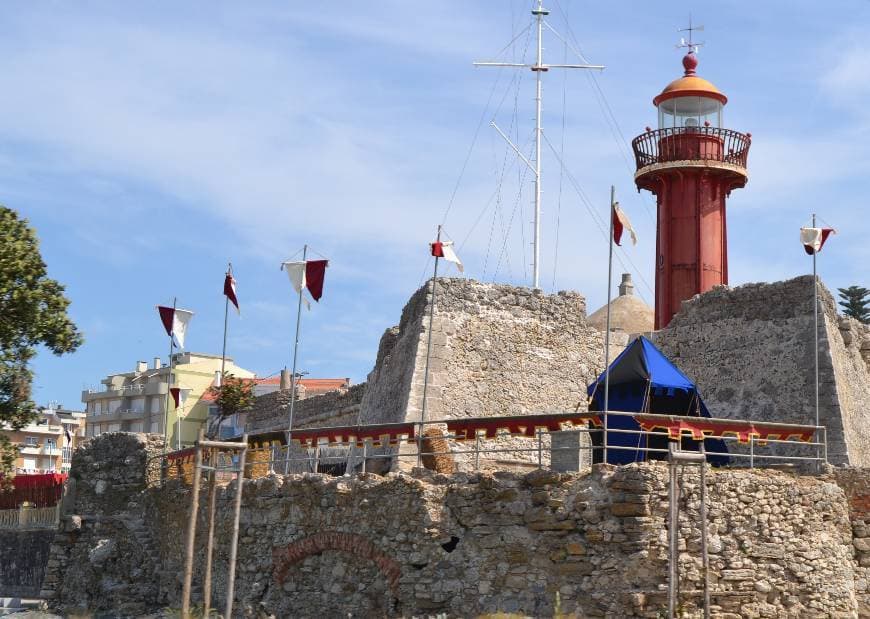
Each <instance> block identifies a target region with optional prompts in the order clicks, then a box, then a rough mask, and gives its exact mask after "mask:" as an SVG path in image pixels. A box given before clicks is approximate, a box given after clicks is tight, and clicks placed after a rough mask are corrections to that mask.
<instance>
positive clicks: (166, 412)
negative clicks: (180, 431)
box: [163, 297, 178, 453]
mask: <svg viewBox="0 0 870 619" xmlns="http://www.w3.org/2000/svg"><path fill="white" fill-rule="evenodd" d="M177 304H178V297H173V298H172V321H173V323H174V322H175V306H176V305H177ZM173 333H174V330H173V329H172V328H170V329H169V377H168V378H167V379H166V381H167V383H166V407H165V410H164V411H163V453H166V448H167V447H168V443H169V427H168V426H169V396H170V389H172V350H173V348H174V346H175V343H174V342H173V341H172V334H173Z"/></svg>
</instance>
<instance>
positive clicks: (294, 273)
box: [281, 262, 311, 309]
mask: <svg viewBox="0 0 870 619" xmlns="http://www.w3.org/2000/svg"><path fill="white" fill-rule="evenodd" d="M305 264H306V263H305V262H282V263H281V268H282V269H283V270H285V271H287V277H289V278H290V283H291V284H292V285H293V290H295V291H296V292H297V293H299V294H300V295H301V294H302V289H303V288H305V283H306V282H305ZM302 301H303V302H304V303H305V307H306V308H308V309H311V304H310V303H309V302H308V299H306V298H305V297H302Z"/></svg>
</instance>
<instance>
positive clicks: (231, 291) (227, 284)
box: [224, 271, 242, 314]
mask: <svg viewBox="0 0 870 619" xmlns="http://www.w3.org/2000/svg"><path fill="white" fill-rule="evenodd" d="M224 295H225V296H226V297H227V299H229V301H230V303H232V304H233V306H234V307H235V308H236V314H241V313H242V311H241V310H240V309H239V298H238V297H237V296H236V278H235V277H233V274H232V273H230V272H229V271H227V276H226V278H224Z"/></svg>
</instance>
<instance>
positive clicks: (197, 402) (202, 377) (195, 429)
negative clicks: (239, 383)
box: [167, 359, 254, 450]
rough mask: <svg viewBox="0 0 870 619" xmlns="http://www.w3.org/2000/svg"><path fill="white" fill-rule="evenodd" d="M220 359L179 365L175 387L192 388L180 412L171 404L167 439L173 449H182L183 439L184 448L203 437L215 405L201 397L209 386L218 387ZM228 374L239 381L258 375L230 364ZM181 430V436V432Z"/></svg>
mask: <svg viewBox="0 0 870 619" xmlns="http://www.w3.org/2000/svg"><path fill="white" fill-rule="evenodd" d="M220 369H221V360H220V359H202V360H197V361H196V362H195V363H186V364H182V365H177V366H176V367H175V368H174V369H173V371H172V373H173V375H174V376H175V378H174V382H173V384H172V386H173V387H180V388H182V389H190V390H191V391H190V393H189V394H188V396H187V400H186V401H185V402H184V405H183V406H182V407H181V408H180V409H179V410H176V409H175V404H174V402H172V400H171V398H170V402H169V423H168V424H167V428H168V431H167V434H168V436H167V439H168V443H169V449H170V450H173V449H176V448H177V447H178V441H179V438H180V439H181V446H182V447H184V446H185V445H191V444H193V442H194V441H195V440H196V437H197V435H198V434H199V429H200V427H202V426H203V423H204V422H205V420H206V419H207V418H208V408H209V406H210V404H211V402H205V401H203V400H202V399H201V398H202V396H203V394H204V393H205V392H206V391H207V390H208V388H209V387H211V386H212V384H214V376H215V372H217V371H220ZM225 370H226V372H228V373H230V374H232V375H233V376H235V377H236V378H253V377H254V373H253V372H249V371H248V370H245V369H243V368H240V367H239V366H237V365H236V364H234V363H232V362H229V361H228V362H227V364H226V368H225ZM179 426H180V427H181V434H180V437H179V434H178V429H179Z"/></svg>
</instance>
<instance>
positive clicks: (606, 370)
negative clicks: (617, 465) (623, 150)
mask: <svg viewBox="0 0 870 619" xmlns="http://www.w3.org/2000/svg"><path fill="white" fill-rule="evenodd" d="M615 199H616V187H614V186H613V185H611V186H610V235H609V239H610V251H609V252H608V256H607V329H606V330H605V332H604V456H603V458H602V461H603V462H604V464H607V413H608V411H609V410H610V284H611V282H612V281H613V205H614V201H615Z"/></svg>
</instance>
